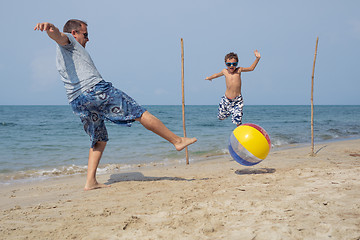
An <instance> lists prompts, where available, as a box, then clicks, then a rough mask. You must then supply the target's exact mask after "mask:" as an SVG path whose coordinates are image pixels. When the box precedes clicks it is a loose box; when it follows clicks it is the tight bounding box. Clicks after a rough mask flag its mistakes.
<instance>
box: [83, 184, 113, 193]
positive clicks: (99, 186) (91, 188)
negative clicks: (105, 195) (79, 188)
mask: <svg viewBox="0 0 360 240" xmlns="http://www.w3.org/2000/svg"><path fill="white" fill-rule="evenodd" d="M107 187H111V185H105V184H100V183H95V184H91V185H90V184H89V185H85V187H84V190H85V191H89V190H94V189H98V188H107Z"/></svg>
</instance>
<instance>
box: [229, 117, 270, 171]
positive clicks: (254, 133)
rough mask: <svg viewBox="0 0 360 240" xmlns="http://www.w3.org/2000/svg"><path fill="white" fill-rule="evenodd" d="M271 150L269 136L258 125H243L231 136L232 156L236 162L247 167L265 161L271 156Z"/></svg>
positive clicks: (230, 150)
mask: <svg viewBox="0 0 360 240" xmlns="http://www.w3.org/2000/svg"><path fill="white" fill-rule="evenodd" d="M270 148H271V141H270V137H269V135H268V134H267V132H266V131H265V130H264V129H263V128H262V127H260V126H258V125H256V124H252V123H245V124H242V125H240V126H238V127H237V128H236V129H235V130H234V131H233V132H232V133H231V135H230V139H229V152H230V155H231V156H232V157H233V158H234V160H235V161H237V162H238V163H240V164H242V165H245V166H252V165H255V164H258V163H259V162H261V161H262V160H264V159H265V158H266V156H267V155H268V154H269V152H270Z"/></svg>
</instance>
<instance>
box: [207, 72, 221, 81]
mask: <svg viewBox="0 0 360 240" xmlns="http://www.w3.org/2000/svg"><path fill="white" fill-rule="evenodd" d="M223 75H224V73H223V71H221V72H219V73H215V74H213V75H211V76H210V77H206V78H205V80H209V81H211V80H213V79H214V78H218V77H221V76H223Z"/></svg>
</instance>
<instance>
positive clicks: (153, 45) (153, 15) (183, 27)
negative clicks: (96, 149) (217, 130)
mask: <svg viewBox="0 0 360 240" xmlns="http://www.w3.org/2000/svg"><path fill="white" fill-rule="evenodd" d="M359 9H360V1H357V0H344V1H338V0H337V1H335V0H301V1H300V0H299V1H287V0H283V1H281V0H273V1H268V0H257V1H242V0H234V1H220V0H219V1H215V0H183V1H169V0H152V1H148V0H137V1H128V0H127V1H124V0H103V1H98V0H96V1H94V0H86V1H83V0H78V1H69V0H63V1H40V0H32V1H27V0H23V1H19V0H12V1H2V2H1V8H0V27H1V29H2V33H1V38H0V73H1V77H0V81H1V87H0V105H66V104H68V101H67V98H66V94H65V89H64V87H63V83H62V82H61V79H60V76H59V74H58V72H57V70H56V65H55V57H56V53H55V49H56V44H55V43H54V42H53V41H52V40H51V39H49V38H48V36H47V34H46V33H44V32H39V31H34V30H33V29H34V26H35V25H36V24H37V23H38V22H51V23H53V24H54V25H55V26H57V27H58V28H59V29H60V30H61V29H62V27H63V25H64V24H65V22H66V21H67V20H68V19H72V18H76V19H81V20H84V21H86V22H87V23H88V32H89V39H90V41H89V42H88V43H87V45H86V49H87V51H88V52H89V53H90V55H91V57H92V59H93V61H94V63H95V65H96V67H97V69H98V70H99V72H100V74H101V75H102V77H103V78H104V79H105V80H106V81H110V82H112V83H113V85H114V86H115V87H117V88H119V89H121V90H122V91H124V92H126V93H127V94H129V95H130V96H132V97H133V98H134V99H135V100H136V101H137V102H139V103H140V104H142V105H181V101H182V100H181V99H182V92H181V38H183V40H184V62H185V65H184V70H185V103H186V104H187V105H217V104H218V103H219V101H220V98H221V96H222V95H224V92H225V79H224V77H221V78H218V79H214V80H213V81H212V82H210V81H205V80H204V79H205V78H206V77H207V76H210V75H212V74H214V73H218V72H220V71H221V70H222V69H223V68H225V65H224V57H225V55H226V54H227V53H229V52H235V53H237V54H238V55H239V59H240V61H239V65H240V66H242V67H249V66H250V65H251V64H252V63H253V62H254V60H255V56H254V50H255V49H257V50H258V51H259V52H260V54H261V60H260V62H259V64H258V65H257V67H256V69H255V70H254V71H253V72H247V73H243V74H242V95H243V98H244V104H245V105H309V104H310V103H311V101H310V99H311V76H312V68H313V61H314V55H315V44H316V38H317V37H319V45H318V52H317V57H316V66H315V77H314V82H315V84H314V103H315V104H316V105H333V104H336V105H347V104H350V105H353V104H355V105H359V104H360V94H359V90H360V67H359V66H358V63H359V56H360V46H359V43H360V14H359Z"/></svg>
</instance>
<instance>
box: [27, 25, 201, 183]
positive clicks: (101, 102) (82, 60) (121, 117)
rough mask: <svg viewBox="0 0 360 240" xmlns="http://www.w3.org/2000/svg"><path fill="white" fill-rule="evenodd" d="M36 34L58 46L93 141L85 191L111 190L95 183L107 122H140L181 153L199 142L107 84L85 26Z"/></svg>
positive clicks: (74, 102)
mask: <svg viewBox="0 0 360 240" xmlns="http://www.w3.org/2000/svg"><path fill="white" fill-rule="evenodd" d="M34 30H40V31H46V32H47V34H48V36H49V37H50V38H51V39H53V40H54V41H55V42H56V43H57V59H56V60H57V69H58V71H59V73H60V75H61V78H62V80H63V82H64V86H65V89H66V93H67V97H68V100H69V103H70V105H71V107H72V109H73V111H74V113H75V114H77V115H79V117H80V119H81V121H82V123H83V124H84V129H85V131H86V132H87V133H88V134H89V136H90V139H91V141H92V144H91V147H90V151H89V159H88V171H87V179H86V184H85V190H92V189H96V188H102V187H108V186H107V185H104V184H99V183H98V182H97V180H96V170H97V167H98V165H99V162H100V159H101V156H102V153H103V152H104V149H105V146H106V142H107V141H108V135H107V130H106V127H105V123H104V120H105V119H106V120H109V121H112V122H114V123H117V124H127V125H128V126H130V125H131V123H132V122H133V121H139V122H140V123H141V124H142V125H143V126H144V127H145V128H146V129H148V130H151V131H152V132H154V133H156V134H157V135H159V136H161V137H163V138H164V139H166V140H167V141H169V142H170V143H172V144H173V145H174V147H175V149H176V150H178V151H181V150H182V149H184V148H185V147H186V146H188V145H190V144H192V143H194V142H196V141H197V139H196V138H184V137H179V136H177V135H176V134H174V133H173V132H171V131H170V130H169V129H168V128H167V127H166V126H165V125H164V124H163V123H162V122H161V121H160V120H159V119H157V118H156V117H155V116H153V115H152V114H150V113H149V112H148V111H146V109H144V108H143V107H142V106H140V105H138V104H137V103H136V102H135V101H134V100H133V99H132V98H131V97H129V96H128V95H126V94H125V93H124V92H122V91H121V90H119V89H116V88H114V87H113V86H112V84H111V83H110V82H105V81H104V79H103V78H102V77H101V75H100V73H99V72H98V71H97V69H96V67H95V65H94V63H93V61H92V59H91V57H90V55H89V53H88V52H87V51H86V50H85V46H86V44H87V42H88V41H89V37H88V31H87V23H86V22H83V21H80V20H76V19H72V20H69V21H68V22H67V23H66V24H65V25H64V28H63V32H60V31H59V29H58V28H57V27H55V26H54V25H53V24H51V23H48V22H44V23H38V24H37V25H36V26H35V28H34Z"/></svg>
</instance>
